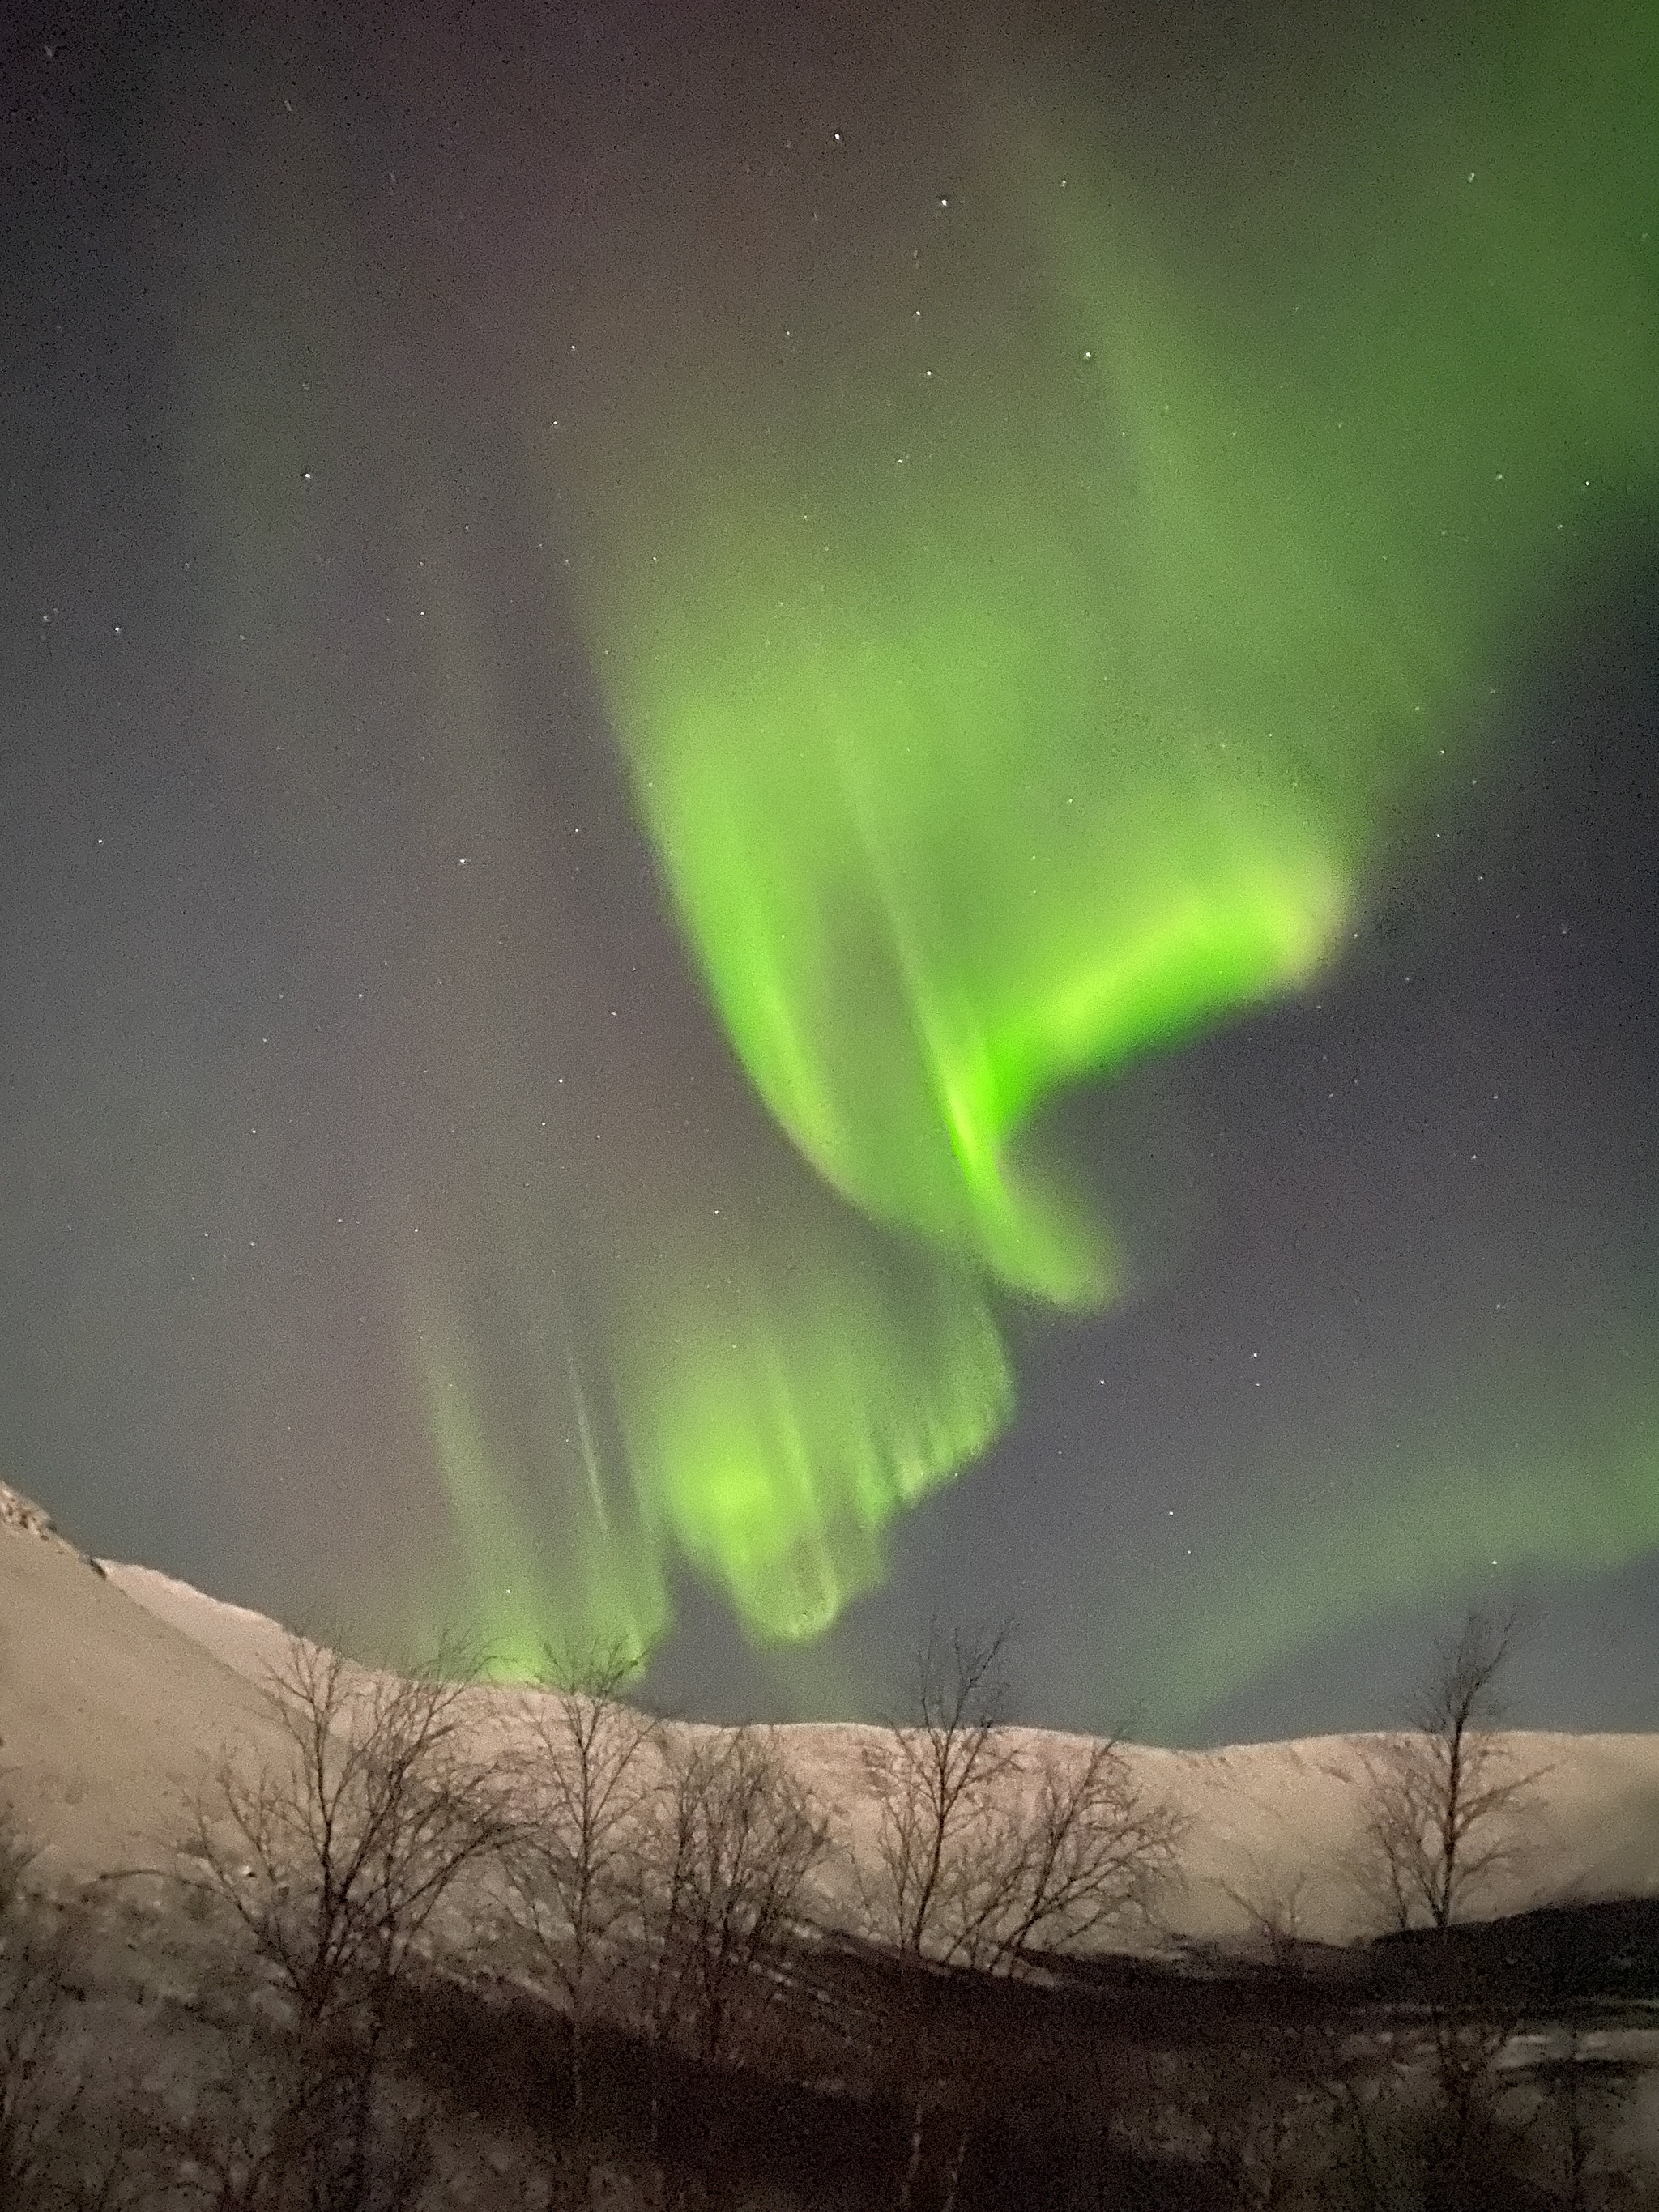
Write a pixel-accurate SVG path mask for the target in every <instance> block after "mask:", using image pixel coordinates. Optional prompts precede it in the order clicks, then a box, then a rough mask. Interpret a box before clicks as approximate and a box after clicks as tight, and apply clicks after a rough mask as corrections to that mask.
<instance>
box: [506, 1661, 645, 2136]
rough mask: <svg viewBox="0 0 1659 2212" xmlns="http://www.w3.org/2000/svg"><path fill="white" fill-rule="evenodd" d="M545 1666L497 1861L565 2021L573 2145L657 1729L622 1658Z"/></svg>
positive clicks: (524, 1936)
mask: <svg viewBox="0 0 1659 2212" xmlns="http://www.w3.org/2000/svg"><path fill="white" fill-rule="evenodd" d="M637 1668H638V1660H637V1657H636V1656H635V1653H634V1652H633V1650H631V1649H630V1648H629V1647H628V1646H625V1645H623V1644H607V1645H601V1646H598V1647H595V1648H593V1649H592V1650H582V1651H578V1650H574V1649H571V1648H568V1647H567V1648H565V1649H563V1650H554V1649H552V1648H551V1647H550V1648H549V1649H548V1650H547V1651H546V1652H545V1653H544V1668H543V1673H542V1676H541V1685H540V1689H541V1694H540V1696H539V1697H538V1699H537V1701H536V1703H535V1705H534V1706H533V1707H532V1711H531V1714H530V1718H529V1730H530V1734H529V1741H528V1743H527V1745H526V1747H525V1748H524V1749H523V1750H521V1751H520V1753H518V1754H517V1755H516V1756H515V1757H514V1758H513V1760H512V1761H511V1762H510V1765H509V1770H508V1775H507V1779H508V1781H509V1783H510V1786H511V1790H512V1796H513V1818H512V1824H511V1826H510V1828H509V1830H508V1832H507V1837H506V1839H505V1842H504V1844H503V1851H502V1857H503V1864H504V1866H505V1869H506V1872H507V1912H508V1918H509V1924H510V1929H511V1931H512V1934H513V1936H514V1937H515V1938H516V1939H517V1940H518V1942H519V1943H520V1944H521V1945H526V1946H527V1947H528V1948H529V1949H530V1951H531V1953H532V1957H533V1958H534V1960H535V1961H536V1964H537V1966H538V1969H539V1971H540V1972H541V1973H542V1974H543V1975H544V1977H545V1978H547V1979H548V1980H550V1982H551V1983H552V1984H554V1986H555V1987H556V1988H557V1989H558V1990H559V1991H560V1992H561V1994H562V1996H563V1998H564V2000H565V2003H566V2006H567V2008H568V2013H569V2019H570V2098H571V2114H572V2118H573V2121H574V2127H575V2130H576V2132H577V2134H578V2135H579V2136H580V2132H581V2129H582V2125H583V2120H584V2111H585V2103H586V2076H585V2056H586V2038H587V2032H588V2027H589V2024H590V2022H591V2021H592V2018H593V2016H594V2013H595V2010H596V2008H597V2007H598V2005H599V2002H600V2000H601V1997H602V1993H603V1991H604V1990H605V1986H606V1984H607V1983H608V1982H609V1981H610V1979H611V1977H612V1976H613V1975H614V1974H615V1973H616V1972H617V1971H618V1969H619V1968H620V1967H621V1966H623V1964H624V1963H625V1961H626V1960H627V1958H628V1955H629V1942H628V1938H629V1936H630V1935H631V1933H632V1931H633V1928H634V1923H635V1910H636V1907H637V1905H638V1900H639V1882H638V1879H637V1868H638V1861H639V1857H640V1851H641V1846H642V1844H643V1841H644V1836H645V1822H646V1818H647V1793H648V1790H649V1788H650V1784H651V1781H652V1778H653V1771H654V1767H655V1763H656V1761H655V1752H656V1742H657V1724H656V1723H655V1721H654V1720H653V1717H651V1716H650V1715H649V1714H647V1713H644V1712H641V1711H639V1710H638V1708H637V1707H635V1706H633V1705H629V1704H628V1703H627V1702H626V1701H625V1700H624V1699H623V1695H622V1692H623V1689H624V1688H625V1687H626V1686H627V1684H628V1683H629V1680H631V1679H632V1677H633V1676H634V1674H635V1673H636V1671H637Z"/></svg>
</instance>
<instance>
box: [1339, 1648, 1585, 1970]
mask: <svg viewBox="0 0 1659 2212" xmlns="http://www.w3.org/2000/svg"><path fill="white" fill-rule="evenodd" d="M1514 1638H1515V1623H1514V1621H1513V1620H1512V1619H1510V1618H1504V1619H1501V1620H1500V1619H1494V1618H1493V1617H1492V1615H1490V1614H1488V1613H1481V1612H1473V1613H1470V1614H1469V1615H1468V1618H1467V1619H1466V1620H1465V1621H1464V1623H1463V1626H1462V1631H1461V1632H1460V1633H1459V1635H1458V1636H1457V1638H1455V1640H1454V1641H1452V1642H1449V1643H1443V1644H1438V1645H1437V1647H1436V1651H1435V1658H1434V1662H1433V1664H1432V1666H1431V1668H1430V1671H1429V1674H1428V1675H1427V1677H1426V1679H1425V1682H1424V1684H1423V1686H1422V1688H1421V1690H1420V1692H1419V1696H1418V1699H1417V1705H1416V1710H1415V1711H1414V1712H1413V1716H1412V1723H1411V1726H1410V1727H1409V1728H1407V1729H1404V1730H1401V1731H1400V1732H1399V1733H1397V1734H1395V1735H1391V1736H1389V1737H1388V1738H1387V1739H1386V1740H1385V1741H1384V1742H1383V1745H1382V1747H1380V1748H1379V1749H1378V1750H1376V1751H1375V1752H1373V1753H1371V1754H1370V1758H1369V1759H1368V1760H1367V1763H1366V1769H1365V1776H1364V1783H1363V1784H1362V1788H1363V1791H1364V1841H1363V1844H1362V1847H1361V1848H1362V1855H1363V1866H1362V1871H1363V1874H1364V1878H1365V1880H1366V1881H1367V1885H1368V1887H1370V1890H1371V1892H1372V1893H1373V1894H1375V1895H1376V1896H1377V1897H1378V1899H1379V1900H1380V1902H1381V1904H1382V1906H1383V1911H1384V1913H1385V1915H1386V1917H1387V1918H1388V1920H1389V1923H1390V1924H1391V1925H1392V1926H1394V1927H1395V1928H1397V1929H1401V1931H1404V1930H1405V1929H1411V1928H1417V1927H1423V1926H1428V1927H1431V1928H1436V1929H1441V1930H1444V1929H1448V1928H1450V1927H1451V1926H1453V1925H1454V1924H1455V1923H1456V1922H1457V1921H1459V1920H1462V1919H1465V1918H1467V1917H1468V1911H1469V1907H1470V1905H1471V1904H1473V1903H1474V1901H1475V1900H1476V1899H1478V1898H1479V1897H1480V1893H1482V1892H1483V1891H1486V1890H1488V1889H1489V1888H1490V1887H1491V1884H1492V1879H1493V1877H1494V1876H1495V1875H1498V1873H1499V1872H1501V1871H1502V1870H1503V1869H1505V1868H1507V1867H1509V1866H1510V1865H1511V1864H1512V1863H1514V1861H1515V1859H1516V1856H1517V1854H1518V1853H1519V1851H1520V1850H1521V1849H1522V1837H1521V1835H1520V1834H1519V1833H1518V1832H1517V1823H1518V1821H1519V1820H1520V1818H1521V1816H1522V1815H1523V1814H1525V1813H1526V1812H1527V1811H1528V1810H1529V1809H1530V1808H1531V1807H1532V1806H1533V1804H1534V1802H1535V1801H1536V1794H1537V1784H1539V1782H1540V1781H1541V1779H1542V1778H1543V1776H1542V1771H1541V1770H1538V1769H1531V1770H1524V1769H1522V1768H1519V1767H1517V1766H1516V1762H1515V1756H1514V1753H1513V1752H1512V1751H1511V1749H1510V1747H1509V1746H1508V1745H1507V1744H1506V1743H1505V1742H1504V1740H1503V1738H1502V1737H1501V1736H1500V1735H1498V1734H1497V1733H1495V1730H1496V1729H1497V1725H1498V1722H1499V1721H1500V1720H1501V1718H1502V1717H1503V1708H1502V1705H1501V1702H1500V1699H1499V1696H1498V1680H1499V1677H1500V1676H1501V1674H1502V1673H1503V1670H1504V1665H1505V1663H1506V1662H1507V1660H1508V1658H1509V1656H1510V1650H1511V1649H1512V1647H1513V1644H1514Z"/></svg>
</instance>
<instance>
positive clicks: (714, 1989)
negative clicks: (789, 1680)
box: [641, 1728, 828, 2059]
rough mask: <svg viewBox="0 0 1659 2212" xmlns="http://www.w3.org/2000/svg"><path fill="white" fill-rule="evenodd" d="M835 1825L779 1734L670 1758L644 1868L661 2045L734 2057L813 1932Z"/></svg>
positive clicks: (710, 1742)
mask: <svg viewBox="0 0 1659 2212" xmlns="http://www.w3.org/2000/svg"><path fill="white" fill-rule="evenodd" d="M827 1843H828V1835H827V1831H826V1829H825V1827H824V1824H823V1820H822V1818H821V1817H820V1815H819V1814H818V1812H817V1808H816V1807H815V1806H814V1805H813V1803H812V1802H811V1798H810V1797H809V1796H807V1794H806V1792H805V1790H803V1789H802V1788H801V1786H800V1784H799V1783H798V1782H797V1780H796V1779H795V1778H794V1776H793V1773H792V1772H791V1771H790V1769H789V1767H788V1765H787V1763H786V1761H785V1760H784V1759H783V1758H782V1756H781V1753H779V1750H778V1748H777V1745H776V1742H775V1740H774V1738H773V1737H772V1736H771V1735H770V1733H769V1731H767V1730H763V1729H756V1728H739V1729H730V1730H725V1729H722V1730H719V1731H715V1732H710V1733H707V1734H700V1735H696V1736H694V1737H692V1738H690V1739H689V1740H688V1741H686V1742H685V1743H684V1744H683V1745H679V1746H677V1747H674V1748H673V1749H672V1750H671V1752H670V1753H669V1755H668V1760H667V1778H666V1783H665V1788H664V1789H663V1790H662V1792H661V1793H660V1796H659V1798H658V1799H657V1801H656V1802H655V1803H654V1805H653V1820H652V1825H651V1827H650V1829H649V1831H648V1832H647V1838H646V1846H645V1850H644V1852H643V1854H642V1859H641V1874H642V1877H643V1881H642V1889H641V1922H642V1925H643V1928H644V1930H645V1934H646V1938H647V1946H648V1958H649V1976H650V1985H649V2008H650V2018H651V2021H652V2025H653V2033H655V2034H656V2035H657V2036H658V2037H659V2038H669V2039H680V2040H682V2041H684V2042H685V2043H687V2044H688V2045H690V2048H691V2049H692V2050H693V2051H695V2052H696V2055H697V2056H698V2057H702V2058H707V2059H721V2058H725V2057H729V2056H730V2055H731V2054H732V2051H733V2049H734V2047H735V2045H737V2043H738V2040H739V2039H740V2038H741V2036H742V2034H743V2032H744V2028H745V2027H746V2026H747V2025H749V2024H750V2019H751V2017H752V2014H753V2012H754V2010H755V2008H756V2007H757V2004H758V2003H759V2002H763V2000H764V1997H765V1995H766V1991H767V1989H768V1986H769V1984H768V1980H767V1974H768V1970H769V1966H770V1965H771V1963H772V1960H773V1959H774V1956H775V1953H776V1951H777V1948H778V1947H779V1946H780V1945H781V1943H782V1942H784V1940H785V1939H786V1938H787V1936H789V1935H790V1934H791V1932H792V1931H793V1930H794V1929H796V1928H797V1927H798V1926H799V1924H800V1923H801V1921H802V1918H803V1916H804V1912H805V1901H806V1889H807V1882H808V1879H809V1877H810V1875H811V1873H812V1870H813V1869H814V1868H815V1867H816V1866H817V1863H818V1862H819V1860H820V1859H821V1858H822V1857H823V1853H824V1850H825V1849H826V1848H827Z"/></svg>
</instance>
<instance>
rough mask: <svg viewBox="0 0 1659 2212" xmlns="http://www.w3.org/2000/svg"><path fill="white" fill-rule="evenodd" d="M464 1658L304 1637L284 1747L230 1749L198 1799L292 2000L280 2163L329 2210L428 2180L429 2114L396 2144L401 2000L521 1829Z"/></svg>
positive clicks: (205, 1838)
mask: <svg viewBox="0 0 1659 2212" xmlns="http://www.w3.org/2000/svg"><path fill="white" fill-rule="evenodd" d="M455 1659H456V1655H455V1654H454V1653H453V1652H450V1653H447V1654H443V1655H441V1661H440V1665H439V1668H436V1669H435V1670H434V1671H433V1672H431V1673H429V1674H420V1675H416V1676H412V1677H401V1676H391V1675H380V1674H373V1675H372V1674H364V1673H363V1672H362V1670H360V1669H357V1668H354V1667H353V1666H351V1664H350V1663H349V1662H347V1661H346V1660H343V1658H341V1657H340V1656H339V1655H338V1654H337V1652H335V1651H332V1650H326V1649H323V1648H321V1647H319V1646H318V1645H316V1644H310V1643H307V1642H306V1641H304V1640H303V1639H302V1638H298V1637H295V1638H290V1640H289V1646H288V1650H287V1652H286V1655H285V1657H284V1659H283V1662H282V1664H281V1666H280V1667H279V1668H276V1670H275V1671H274V1672H273V1675H272V1680H271V1688H272V1692H273V1694H274V1697H275V1699H276V1707H277V1711H278V1712H279V1714H280V1715H281V1717H282V1723H283V1730H284V1733H285V1735H286V1739H287V1741H286V1745H285V1747H284V1749H283V1753H280V1754H279V1755H278V1756H277V1757H276V1759H274V1760H272V1761H271V1762H270V1763H268V1764H267V1765H264V1766H263V1767H262V1768H261V1769H259V1770H258V1771H257V1772H255V1773H252V1774H251V1775H250V1774H247V1773H245V1772H244V1771H241V1770H240V1768H238V1767H237V1766H236V1765H234V1764H228V1765H226V1766H224V1767H223V1768H222V1770H221V1771H220V1773H219V1776H218V1778H217V1780H216V1784H214V1786H213V1787H212V1789H211V1790H209V1791H208V1792H206V1793H204V1796H203V1797H202V1798H201V1800H200V1801H199V1802H198V1805H197V1816H196V1821H195V1827H194V1833H193V1838H192V1841H191V1845H190V1847H189V1848H190V1852H191V1857H193V1858H194V1859H195V1860H196V1861H197V1862H198V1863H200V1864H201V1865H202V1866H203V1867H204V1868H205V1869H206V1873H207V1876H208V1879H209V1881H210V1883H211V1884H212V1886H213V1887H214V1888H216V1890H217V1892H218V1893H219V1894H220V1895H221V1896H222V1898H223V1899H225V1900H226V1902H227V1903H228V1905H229V1906H230V1908H231V1910H232V1911H233V1912H234V1914H235V1915H236V1917H238V1918H239V1919H240V1922H241V1923H242V1924H243V1926H244V1928H245V1929H246V1931H247V1934H248V1936H249V1937H250V1938H251V1939H252V1944H253V1947H254V1948H255V1950H256V1952H257V1953H258V1955H259V1956H260V1957H261V1958H262V1959H263V1960H264V1961H265V1962H266V1964H267V1965H268V1966H269V1967H270V1970H271V1971H272V1972H273V1974H274V1976H275V1978H276V1983H277V1984H278V1986H279V1988H280V1989H281V1990H283V1993H284V1995H285V1996H286V1997H287V1998H288V2000H289V2007H290V2008H291V2014H292V2027H293V2029H294V2036H293V2041H292V2046H291V2059H292V2064H291V2067H290V2069H289V2074H290V2080H289V2089H288V2092H287V2094H286V2098H285V2100H284V2101H283V2107H282V2109H281V2111H280V2112H279V2113H278V2115H277V2119H276V2126H277V2130H278V2151H277V2162H278V2164H279V2165H280V2166H282V2167H283V2170H284V2171H291V2170H294V2169H295V2168H303V2169H304V2172H305V2175H306V2180H305V2194H306V2197H307V2201H308V2203H310V2205H311V2206H312V2207H313V2208H314V2212H322V2208H324V2207H325V2206H326V2207H330V2208H340V2212H356V2208H360V2207H365V2206H368V2204H370V2203H373V2202H380V2203H388V2204H389V2203H397V2202H406V2201H408V2198H409V2197H410V2193H411V2191H412V2189H413V2186H414V2181H413V2175H414V2172H415V2170H416V2166H417V2164H418V2159H417V2158H416V2155H415V2153H416V2151H417V2149H418V2142H417V2136H418V2130H412V2129H410V2127H408V2126H406V2125H405V2126H404V2127H403V2128H402V2129H401V2130H399V2139H398V2145H397V2146H396V2148H395V2149H392V2148H388V2147H387V2146H386V2144H384V2143H382V2142H380V2113H379V2106H380V2095H381V2087H382V2075H383V2073H384V2061H385V2049H386V2035H387V2032H388V2029H389V2027H390V2023H391V2018H392V2003H393V2000H394V1997H395V1996H396V1993H397V1991H398V1988H399V1987H400V1986H401V1985H402V1984H404V1981H405V1979H406V1977H407V1975H408V1972H409V1970H410V1966H411V1965H412V1963H413V1961H414V1960H415V1958H416V1954H417V1951H418V1949H419V1948H420V1947H421V1945H422V1942H423V1941H424V1940H425V1939H426V1937H427V1936H428V1931H429V1930H430V1929H431V1928H432V1923H433V1920H434V1916H435V1914H436V1913H437V1912H438V1911H439V1909H440V1907H441V1905H443V1904H444V1902H445V1900H446V1899H448V1898H449V1897H450V1896H451V1894H452V1893H453V1892H454V1890H455V1889H456V1887H457V1885H458V1884H459V1883H460V1882H461V1881H463V1879H464V1878H465V1876H466V1875H469V1873H471V1871H472V1870H473V1869H475V1868H477V1867H478V1866H479V1865H480V1864H481V1863H482V1862H483V1860H484V1859H485V1858H486V1857H487V1856H488V1855H489V1854H490V1853H492V1852H493V1851H494V1850H496V1848H497V1847H498V1846H499V1844H500V1843H501V1838H502V1833H503V1820H502V1814H501V1808H500V1804H499V1802H498V1797H497V1794H496V1791H495V1787H494V1784H493V1779H492V1778H491V1777H490V1776H489V1774H488V1773H487V1772H486V1771H485V1770H484V1769H483V1766H482V1765H481V1764H480V1762H479V1759H477V1756H476V1754H475V1753H474V1750H473V1747H472V1741H471V1731H470V1729H469V1727H468V1723H467V1714H466V1710H465V1698H466V1689H465V1684H464V1683H462V1682H460V1681H458V1680H454V1679H453V1675H452V1673H451V1671H450V1670H451V1669H453V1667H454V1664H455ZM382 2152H384V2153H385V2155H381V2154H382ZM371 2167H373V2168H374V2177H373V2178H371Z"/></svg>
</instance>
